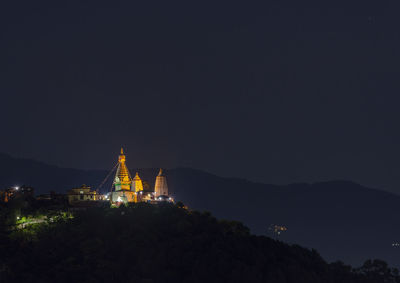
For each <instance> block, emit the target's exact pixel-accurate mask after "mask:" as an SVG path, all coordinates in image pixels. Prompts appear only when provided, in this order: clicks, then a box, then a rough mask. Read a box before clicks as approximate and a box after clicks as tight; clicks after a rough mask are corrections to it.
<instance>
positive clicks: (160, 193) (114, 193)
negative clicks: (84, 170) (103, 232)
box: [0, 148, 173, 207]
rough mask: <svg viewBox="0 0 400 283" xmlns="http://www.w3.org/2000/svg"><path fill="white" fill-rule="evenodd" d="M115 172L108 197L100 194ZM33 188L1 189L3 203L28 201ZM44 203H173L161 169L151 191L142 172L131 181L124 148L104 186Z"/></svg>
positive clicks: (81, 189)
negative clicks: (15, 199)
mask: <svg viewBox="0 0 400 283" xmlns="http://www.w3.org/2000/svg"><path fill="white" fill-rule="evenodd" d="M115 169H116V172H115V176H114V180H113V182H112V187H111V191H109V192H108V193H106V194H101V193H100V189H101V187H102V185H103V184H104V183H105V182H106V181H107V179H108V178H109V176H111V175H112V172H114V170H115ZM33 192H34V189H33V188H32V187H27V186H21V187H18V186H15V187H10V188H8V189H5V190H0V202H8V201H9V200H11V199H14V198H27V197H34V196H33ZM36 199H38V200H41V201H52V202H56V203H60V204H62V203H68V205H69V206H72V207H74V206H79V207H86V206H96V205H99V204H100V203H104V202H107V201H109V202H110V203H111V205H112V206H119V205H120V204H122V203H132V202H134V203H137V202H149V203H157V202H160V201H167V202H173V199H172V198H171V197H170V196H169V192H168V185H167V179H166V177H165V176H164V174H163V170H162V169H160V171H159V173H158V175H157V176H156V180H155V185H154V190H151V189H150V186H149V184H148V183H146V182H144V183H143V181H142V179H141V178H140V177H139V173H138V172H136V174H135V177H134V178H132V176H131V174H130V172H129V170H128V167H127V166H126V156H125V154H124V150H123V149H122V148H121V154H120V155H119V158H118V163H117V164H116V165H115V166H114V168H113V170H111V172H110V173H109V174H108V176H107V177H106V178H105V180H104V181H103V182H102V184H101V185H100V186H99V187H97V188H96V190H92V188H91V187H90V186H87V185H85V184H84V185H82V186H80V187H75V188H72V189H69V190H68V191H67V194H62V193H55V192H54V191H52V192H50V194H43V195H39V196H37V197H36Z"/></svg>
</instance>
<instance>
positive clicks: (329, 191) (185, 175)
mask: <svg viewBox="0 0 400 283" xmlns="http://www.w3.org/2000/svg"><path fill="white" fill-rule="evenodd" d="M0 170H1V172H2V173H1V175H0V187H2V188H4V187H8V186H12V185H22V184H26V185H31V186H33V187H35V189H36V192H35V193H36V194H40V193H46V192H49V191H50V190H53V191H56V192H60V193H65V192H66V190H67V189H69V188H72V187H76V186H79V185H81V184H83V183H85V184H88V185H91V186H93V187H94V188H96V187H97V186H98V185H99V184H100V183H101V182H102V180H103V179H104V178H105V177H106V175H107V174H108V172H107V171H101V170H88V171H85V170H77V169H68V168H59V167H56V166H52V165H48V164H45V163H41V162H37V161H33V160H27V159H15V158H13V157H11V156H9V155H6V154H0ZM138 171H139V173H140V176H141V178H142V179H143V180H145V181H147V182H148V183H149V184H150V186H153V185H154V180H155V176H156V174H157V171H158V169H157V168H154V169H139V170H138ZM134 172H135V169H131V173H132V174H133V173H134ZM165 174H166V176H167V180H168V185H169V189H170V191H171V193H172V195H173V196H174V198H175V199H176V200H181V201H182V202H183V203H185V204H186V205H188V206H189V207H190V208H193V209H197V210H208V211H210V212H212V213H213V214H214V215H216V216H217V217H218V218H226V219H233V220H239V221H242V222H243V223H244V224H245V225H247V226H248V227H250V228H251V230H252V232H254V233H258V234H267V233H268V227H269V226H270V225H271V224H279V225H285V226H286V227H287V228H288V231H287V232H286V233H284V234H283V235H282V236H281V239H282V240H284V241H288V242H293V243H298V244H301V245H303V246H306V247H309V248H315V249H317V250H318V251H319V252H320V253H321V255H322V256H323V257H325V258H326V259H327V260H329V261H330V260H336V259H340V260H343V261H344V262H345V263H350V264H353V265H360V264H361V263H362V261H364V260H366V259H367V258H380V259H384V260H386V261H388V262H389V263H390V264H392V265H394V266H397V267H399V265H398V262H399V260H400V249H396V248H394V247H392V243H393V242H397V241H399V242H400V227H399V225H398V224H397V217H398V216H399V215H400V197H399V196H397V195H395V194H392V193H388V192H384V191H380V190H375V189H370V188H366V187H363V186H361V185H358V184H356V183H353V182H348V181H331V182H324V183H314V184H305V183H304V184H291V185H286V186H277V185H270V184H261V183H254V182H250V181H247V180H243V179H233V178H221V177H218V176H215V175H212V174H208V173H206V172H203V171H200V170H194V169H189V168H177V169H171V170H166V172H165ZM110 187H111V186H110V182H107V183H106V184H105V185H104V186H103V187H102V192H106V191H108V190H110Z"/></svg>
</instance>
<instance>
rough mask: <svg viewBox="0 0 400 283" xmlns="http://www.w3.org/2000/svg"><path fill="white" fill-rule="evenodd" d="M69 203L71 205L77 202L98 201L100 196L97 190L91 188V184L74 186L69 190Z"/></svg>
mask: <svg viewBox="0 0 400 283" xmlns="http://www.w3.org/2000/svg"><path fill="white" fill-rule="evenodd" d="M67 196H68V203H69V204H70V205H74V204H77V203H79V202H86V201H96V200H99V196H98V194H97V192H96V191H93V190H91V188H90V187H89V186H86V185H85V184H84V185H82V186H80V187H79V188H72V189H70V190H69V191H68V192H67Z"/></svg>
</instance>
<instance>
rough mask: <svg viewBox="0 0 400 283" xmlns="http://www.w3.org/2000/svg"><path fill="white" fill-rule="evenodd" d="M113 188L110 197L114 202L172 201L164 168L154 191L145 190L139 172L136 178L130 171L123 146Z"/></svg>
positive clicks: (157, 179)
mask: <svg viewBox="0 0 400 283" xmlns="http://www.w3.org/2000/svg"><path fill="white" fill-rule="evenodd" d="M113 188H114V190H113V191H112V192H111V198H110V200H111V202H112V203H122V202H123V203H126V202H156V201H160V200H168V201H171V198H169V197H168V186H167V180H166V178H165V176H164V175H163V174H162V169H160V172H159V173H158V176H157V177H156V182H155V188H154V191H150V190H145V189H144V188H143V182H142V180H141V179H140V177H139V173H138V172H136V175H135V177H134V178H132V176H131V174H130V173H129V170H128V167H127V166H126V156H125V154H124V150H123V149H122V148H121V154H120V155H119V158H118V167H117V171H116V173H115V177H114V182H113Z"/></svg>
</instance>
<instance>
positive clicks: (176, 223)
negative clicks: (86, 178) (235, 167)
mask: <svg viewBox="0 0 400 283" xmlns="http://www.w3.org/2000/svg"><path fill="white" fill-rule="evenodd" d="M63 209H64V208H60V209H59V210H55V209H54V208H51V209H47V210H46V209H43V208H42V209H41V211H40V213H36V215H35V213H34V211H33V210H32V208H30V209H29V205H28V208H27V206H26V205H25V206H24V207H23V208H22V209H15V207H12V206H10V205H9V204H8V205H7V206H3V207H1V211H0V216H1V231H0V237H1V238H0V282H273V283H281V282H282V283H284V282H285V283H289V282H294V283H302V282H304V283H311V282H312V283H318V282H321V283H322V282H323V283H330V282H332V283H333V282H337V283H346V282H360V283H370V282H371V283H372V282H373V283H385V282H400V277H399V276H398V274H397V270H395V269H391V268H389V267H388V266H387V264H386V263H385V262H383V261H378V260H376V261H367V262H366V263H365V264H364V265H363V266H362V267H360V268H357V269H354V268H352V267H350V266H346V265H344V264H343V263H341V262H336V263H332V264H328V263H326V262H325V261H324V260H323V259H322V258H321V257H320V255H319V254H318V253H317V252H316V251H315V250H311V251H310V250H308V249H304V248H302V247H300V246H296V245H292V246H290V245H287V244H285V243H282V242H279V241H275V240H272V239H270V238H268V237H264V236H254V235H251V234H250V233H249V230H248V228H246V227H245V226H243V225H242V224H241V223H239V222H235V221H218V220H217V219H215V218H214V217H212V216H211V215H210V214H209V213H200V212H197V211H188V210H186V209H184V208H183V206H182V205H179V204H178V205H171V204H164V205H157V206H153V205H146V204H134V205H129V206H128V207H125V206H123V207H120V208H109V207H102V208H91V209H87V210H84V211H78V212H74V213H73V214H70V213H69V212H67V211H63ZM24 213H25V214H26V213H30V214H29V215H25V216H22V214H24ZM17 214H21V216H16V215H17ZM15 217H18V220H15V221H14V223H12V222H13V219H14V218H15ZM22 217H25V218H24V219H25V220H23V221H22V222H24V223H26V224H27V225H21V224H23V223H21V220H22ZM32 219H33V220H32ZM35 219H42V220H43V219H44V220H43V221H39V222H37V221H34V220H35Z"/></svg>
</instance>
